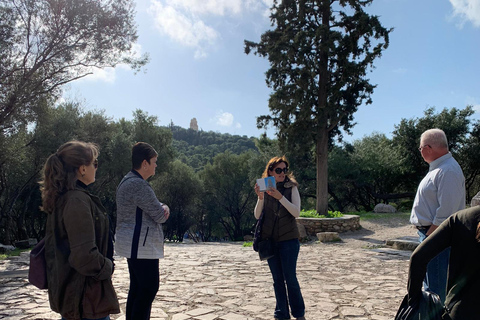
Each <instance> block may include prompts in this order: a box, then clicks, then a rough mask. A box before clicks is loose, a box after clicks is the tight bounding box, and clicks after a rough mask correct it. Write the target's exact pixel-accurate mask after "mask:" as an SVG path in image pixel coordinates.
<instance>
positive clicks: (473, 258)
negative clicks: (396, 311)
mask: <svg viewBox="0 0 480 320" xmlns="http://www.w3.org/2000/svg"><path fill="white" fill-rule="evenodd" d="M448 247H451V251H450V260H449V267H448V275H447V287H446V291H447V297H446V300H445V306H446V307H447V313H448V315H449V317H450V318H451V319H452V320H477V319H480V309H478V301H480V293H479V292H478V287H479V286H480V277H479V276H478V275H479V274H480V206H475V207H472V208H469V209H464V210H460V211H458V212H456V213H455V214H453V215H452V216H450V217H449V218H447V220H445V221H444V222H442V223H441V224H440V226H439V227H438V228H437V229H436V230H435V231H434V232H433V233H432V234H431V235H430V236H428V237H427V238H426V240H425V241H423V242H422V243H421V244H420V245H419V246H418V247H417V249H416V250H415V251H414V252H413V254H412V257H411V259H410V269H409V275H408V297H409V302H410V303H414V302H415V301H417V299H419V297H420V295H421V290H422V281H423V278H424V277H425V272H426V269H427V265H428V263H429V262H430V260H432V259H433V258H434V257H435V256H436V255H437V254H439V253H440V252H442V251H443V250H444V249H445V248H448ZM445 319H448V317H446V318H445Z"/></svg>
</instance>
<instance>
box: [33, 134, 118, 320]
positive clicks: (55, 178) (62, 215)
mask: <svg viewBox="0 0 480 320" xmlns="http://www.w3.org/2000/svg"><path fill="white" fill-rule="evenodd" d="M98 154H99V152H98V147H97V146H96V145H94V144H91V143H85V142H81V141H70V142H67V143H65V144H63V145H62V146H60V148H58V150H57V152H56V153H54V154H52V155H51V156H50V157H49V158H48V159H47V161H46V163H45V166H44V169H43V179H42V181H40V186H41V192H42V210H43V211H45V212H46V213H47V225H46V234H45V259H46V263H47V282H48V298H49V301H50V307H51V309H52V310H53V311H55V312H58V313H60V314H61V315H62V319H68V320H79V319H105V320H106V319H109V318H110V314H114V313H120V307H119V304H118V299H117V295H116V294H115V290H114V288H113V285H112V279H111V276H112V272H113V258H112V256H108V248H109V247H110V248H111V247H112V245H111V243H109V241H111V239H110V235H109V218H108V215H107V213H106V210H105V208H104V207H103V205H102V204H101V202H100V199H99V198H98V197H96V196H94V195H92V194H91V193H90V192H89V191H88V189H87V186H88V185H89V184H91V183H93V182H94V181H95V174H96V172H97V167H98V161H97V157H98ZM111 253H112V252H110V254H111Z"/></svg>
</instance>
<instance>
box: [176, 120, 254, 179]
mask: <svg viewBox="0 0 480 320" xmlns="http://www.w3.org/2000/svg"><path fill="white" fill-rule="evenodd" d="M168 128H169V129H170V130H171V132H172V137H173V143H172V146H173V148H174V150H175V153H176V157H177V158H179V159H180V160H181V161H182V162H184V163H186V164H187V165H189V166H190V167H192V168H193V169H194V170H195V171H196V172H198V171H200V170H201V169H203V167H204V166H205V165H206V164H207V163H212V161H213V158H214V157H215V156H216V155H217V154H220V153H224V152H231V153H233V154H241V153H244V152H247V151H251V150H256V147H255V140H254V139H253V138H248V137H247V136H238V135H230V134H228V133H224V134H221V133H217V132H213V131H203V130H200V131H195V130H193V129H184V128H181V127H179V126H175V125H173V124H171V125H170V126H169V127H168Z"/></svg>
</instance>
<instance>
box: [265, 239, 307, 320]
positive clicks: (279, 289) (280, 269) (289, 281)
mask: <svg viewBox="0 0 480 320" xmlns="http://www.w3.org/2000/svg"><path fill="white" fill-rule="evenodd" d="M299 251H300V242H299V241H298V239H292V240H287V241H280V242H276V243H275V255H274V256H273V257H272V258H270V259H268V260H267V261H268V266H269V267H270V272H271V273H272V277H273V289H274V291H275V299H276V300H277V305H276V306H275V313H274V316H275V318H278V319H290V312H289V311H290V310H289V305H290V309H291V311H292V316H293V317H295V318H300V317H303V316H304V315H305V303H304V302H303V296H302V292H301V291H300V285H299V283H298V280H297V258H298V253H299Z"/></svg>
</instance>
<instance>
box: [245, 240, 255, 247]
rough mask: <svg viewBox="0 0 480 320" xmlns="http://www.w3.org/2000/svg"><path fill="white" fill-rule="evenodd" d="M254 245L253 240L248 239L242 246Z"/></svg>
mask: <svg viewBox="0 0 480 320" xmlns="http://www.w3.org/2000/svg"><path fill="white" fill-rule="evenodd" d="M251 246H253V241H247V242H244V243H243V245H242V247H251Z"/></svg>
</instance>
